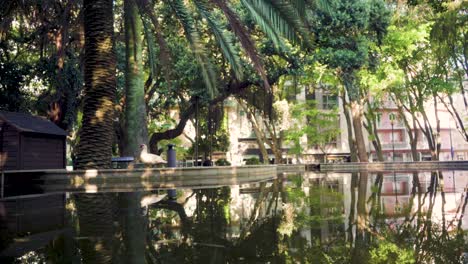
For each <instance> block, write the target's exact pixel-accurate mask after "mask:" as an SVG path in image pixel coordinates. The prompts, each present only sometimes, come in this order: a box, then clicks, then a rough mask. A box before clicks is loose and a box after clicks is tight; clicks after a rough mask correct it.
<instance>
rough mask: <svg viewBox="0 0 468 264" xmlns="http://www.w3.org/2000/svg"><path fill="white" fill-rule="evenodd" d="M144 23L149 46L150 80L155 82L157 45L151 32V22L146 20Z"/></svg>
mask: <svg viewBox="0 0 468 264" xmlns="http://www.w3.org/2000/svg"><path fill="white" fill-rule="evenodd" d="M142 21H143V30H144V34H145V38H146V44H147V46H148V62H149V65H150V78H151V79H152V80H155V79H156V77H157V61H156V43H155V41H154V36H153V34H152V32H151V28H150V25H149V22H148V21H147V20H146V19H142Z"/></svg>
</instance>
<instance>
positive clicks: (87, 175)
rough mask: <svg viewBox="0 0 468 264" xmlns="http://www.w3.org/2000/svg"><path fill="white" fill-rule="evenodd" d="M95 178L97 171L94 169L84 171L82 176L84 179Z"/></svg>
mask: <svg viewBox="0 0 468 264" xmlns="http://www.w3.org/2000/svg"><path fill="white" fill-rule="evenodd" d="M97 176H98V170H96V169H91V170H86V171H85V174H84V177H85V178H86V179H90V178H96V177H97Z"/></svg>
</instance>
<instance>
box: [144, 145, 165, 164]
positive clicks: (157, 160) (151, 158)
mask: <svg viewBox="0 0 468 264" xmlns="http://www.w3.org/2000/svg"><path fill="white" fill-rule="evenodd" d="M140 149H141V153H140V160H141V162H143V163H145V164H165V163H167V161H165V160H164V159H163V158H161V157H160V156H158V155H156V154H152V153H148V147H147V146H146V145H145V144H141V145H140Z"/></svg>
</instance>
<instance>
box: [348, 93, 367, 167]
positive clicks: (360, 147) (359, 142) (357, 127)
mask: <svg viewBox="0 0 468 264" xmlns="http://www.w3.org/2000/svg"><path fill="white" fill-rule="evenodd" d="M350 108H351V118H352V121H353V129H354V136H355V138H356V148H357V151H358V157H359V161H360V162H367V161H368V158H369V157H368V156H367V150H366V144H365V141H364V133H363V131H362V119H361V112H362V111H361V110H362V109H361V108H362V106H361V105H360V104H359V102H358V101H353V100H351V102H350Z"/></svg>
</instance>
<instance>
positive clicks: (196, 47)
mask: <svg viewBox="0 0 468 264" xmlns="http://www.w3.org/2000/svg"><path fill="white" fill-rule="evenodd" d="M169 5H170V6H171V7H172V9H173V10H174V12H175V14H176V16H177V17H178V18H179V21H180V23H181V24H182V27H183V28H184V33H185V36H186V37H187V39H188V40H189V42H190V47H191V48H192V52H193V53H194V55H195V58H196V60H197V62H198V64H199V65H200V70H201V73H202V76H203V81H204V82H205V85H206V90H207V92H208V94H209V95H210V97H211V98H213V97H214V95H215V94H216V93H217V87H216V86H217V82H216V80H217V76H216V73H215V72H214V70H213V66H212V65H211V63H210V60H209V59H208V57H207V56H206V51H205V48H204V46H203V44H202V43H201V40H200V36H199V34H198V31H197V30H196V29H195V21H194V20H193V18H192V16H191V15H190V12H189V10H188V9H187V7H186V6H185V4H184V2H183V1H182V0H174V1H170V2H169Z"/></svg>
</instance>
